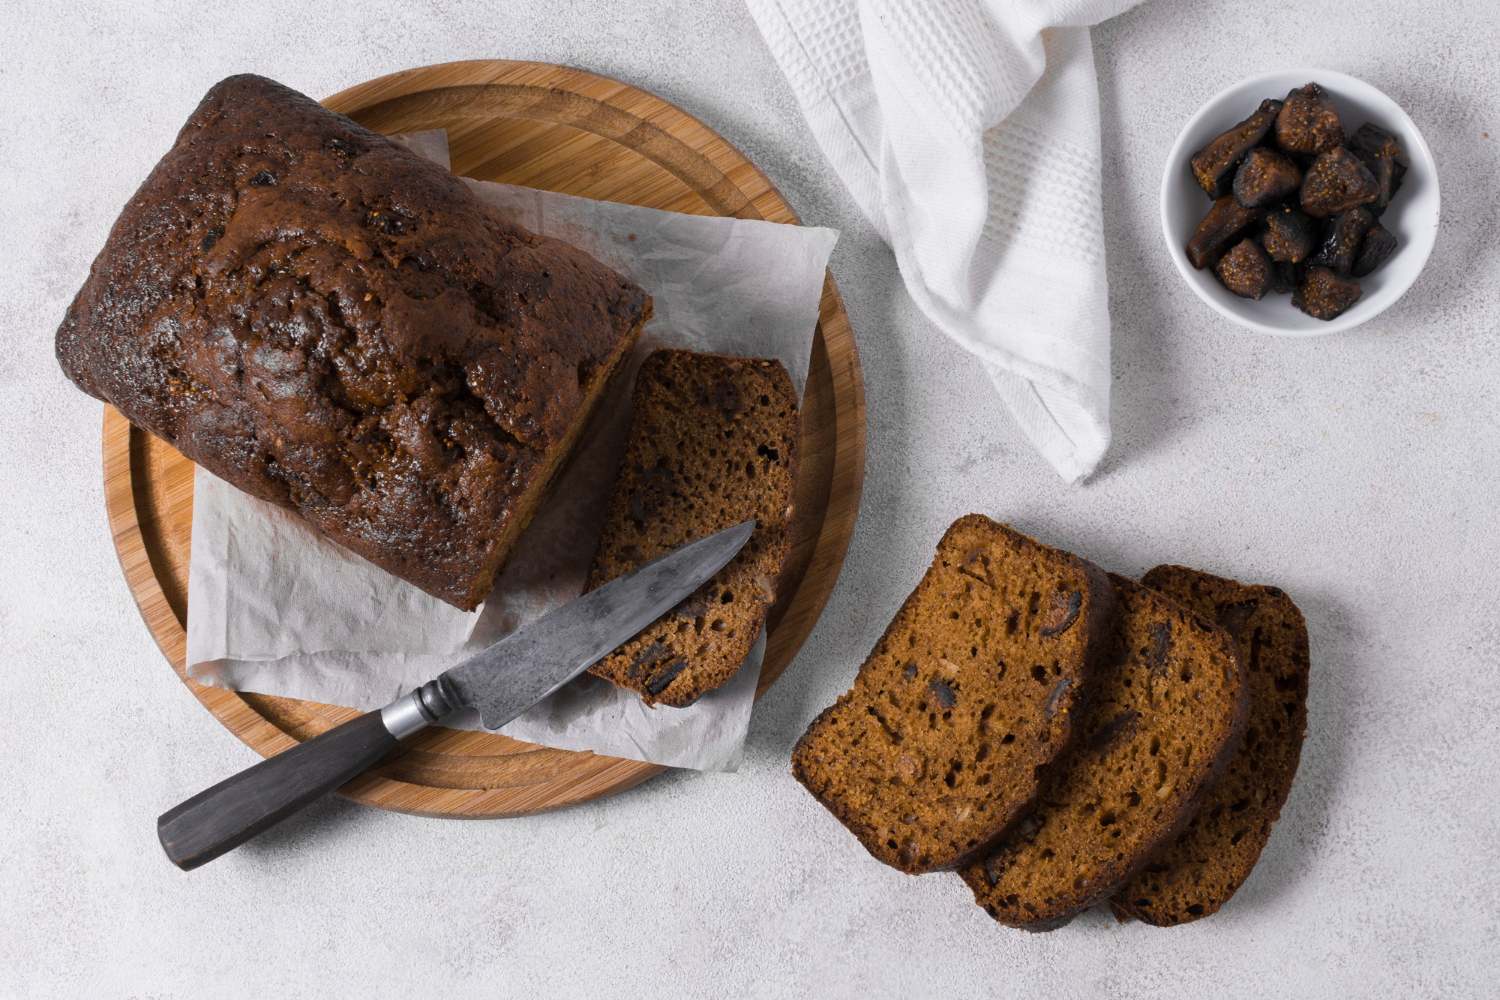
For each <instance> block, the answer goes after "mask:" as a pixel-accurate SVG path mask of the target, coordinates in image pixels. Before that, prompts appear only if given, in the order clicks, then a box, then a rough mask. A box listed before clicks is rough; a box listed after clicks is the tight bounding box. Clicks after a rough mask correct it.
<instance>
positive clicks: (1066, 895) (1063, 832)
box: [961, 575, 1250, 931]
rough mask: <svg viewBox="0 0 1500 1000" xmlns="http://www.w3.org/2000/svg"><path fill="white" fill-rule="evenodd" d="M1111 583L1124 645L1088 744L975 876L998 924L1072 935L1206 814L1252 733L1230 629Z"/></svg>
mask: <svg viewBox="0 0 1500 1000" xmlns="http://www.w3.org/2000/svg"><path fill="white" fill-rule="evenodd" d="M1110 579H1111V581H1113V583H1114V585H1115V592H1116V594H1117V595H1118V598H1119V615H1118V617H1117V619H1116V626H1115V635H1114V644H1113V650H1112V655H1111V656H1110V657H1109V658H1108V661H1107V663H1106V665H1105V666H1104V667H1103V668H1102V669H1101V671H1100V673H1099V676H1098V677H1097V678H1096V681H1095V689H1094V692H1093V693H1092V694H1091V696H1090V702H1089V708H1088V711H1087V713H1086V715H1085V717H1084V721H1083V724H1082V727H1081V730H1082V732H1081V737H1080V739H1079V742H1078V744H1077V746H1076V747H1075V748H1074V749H1073V750H1072V751H1071V752H1070V753H1069V754H1068V755H1067V756H1066V757H1064V758H1062V759H1061V760H1059V761H1058V762H1057V764H1056V765H1055V766H1054V768H1053V770H1052V772H1051V773H1050V774H1049V775H1048V779H1047V782H1046V784H1045V785H1044V787H1043V788H1042V791H1041V795H1040V796H1039V798H1038V803H1037V806H1036V809H1035V810H1034V811H1033V812H1032V813H1030V815H1028V816H1026V817H1025V818H1024V819H1022V820H1021V821H1020V822H1019V823H1017V824H1016V826H1015V827H1014V829H1012V830H1011V831H1010V832H1009V833H1008V834H1007V835H1006V837H1005V839H1004V840H1003V841H1002V842H1001V843H1000V845H999V847H998V848H997V849H996V850H994V851H993V852H992V853H990V855H989V856H988V857H987V858H985V859H984V860H982V861H979V862H977V863H975V864H973V865H970V866H969V867H967V868H965V869H963V871H962V873H961V874H962V875H963V878H964V881H965V882H967V883H968V884H969V888H970V889H972V890H973V891H974V898H975V900H976V901H977V902H978V903H979V904H980V905H981V906H983V907H984V908H985V910H986V911H987V912H988V913H989V914H990V916H992V917H994V918H995V919H996V920H998V921H1000V922H1001V923H1004V924H1009V925H1011V926H1014V927H1024V928H1026V929H1028V930H1034V931H1042V930H1052V929H1053V928H1055V927H1060V926H1062V925H1063V924H1065V923H1067V922H1068V921H1069V920H1071V919H1072V918H1073V916H1074V915H1076V914H1077V913H1078V912H1079V911H1081V910H1083V909H1084V908H1085V907H1087V906H1089V905H1091V904H1093V903H1095V902H1097V901H1098V900H1100V899H1103V898H1105V897H1106V896H1108V895H1109V894H1110V893H1112V892H1114V891H1115V890H1116V889H1118V888H1119V887H1120V886H1121V885H1123V884H1125V882H1126V881H1128V880H1129V879H1130V878H1132V877H1133V876H1134V875H1135V874H1136V873H1137V872H1138V871H1140V870H1141V868H1143V867H1144V866H1145V865H1146V864H1147V863H1148V862H1149V861H1150V860H1151V859H1152V858H1153V857H1155V856H1156V855H1157V854H1158V853H1159V852H1160V851H1161V848H1162V847H1163V845H1165V844H1167V843H1169V842H1170V841H1171V839H1172V838H1173V837H1175V836H1176V835H1177V833H1178V831H1180V830H1181V829H1182V828H1183V827H1184V826H1185V825H1186V824H1187V822H1188V821H1189V820H1190V819H1191V818H1192V815H1193V811H1194V809H1195V808H1196V806H1197V804H1198V802H1199V801H1200V799H1201V798H1202V796H1203V795H1204V793H1205V792H1206V791H1207V790H1208V789H1209V788H1211V787H1212V786H1213V784H1214V782H1216V781H1217V780H1218V779H1219V777H1220V776H1221V775H1222V774H1223V773H1224V768H1225V767H1226V766H1227V765H1228V763H1229V758H1230V757H1231V756H1233V754H1234V751H1235V749H1236V748H1237V747H1238V745H1239V741H1240V737H1241V736H1242V735H1243V733H1244V731H1245V724H1246V720H1247V718H1248V716H1249V709H1250V705H1249V697H1248V690H1247V688H1246V685H1245V681H1244V675H1245V671H1244V667H1243V666H1242V665H1241V664H1240V660H1239V655H1238V654H1237V653H1236V651H1235V648H1234V641H1233V640H1232V639H1231V638H1230V637H1229V633H1227V632H1225V631H1224V630H1223V629H1221V628H1217V627H1215V626H1214V625H1212V624H1210V623H1209V622H1208V621H1206V620H1204V619H1203V618H1200V617H1199V616H1198V615H1196V614H1193V613H1192V612H1190V611H1187V610H1185V609H1183V608H1182V607H1179V606H1178V605H1176V604H1174V603H1172V602H1171V601H1169V600H1167V599H1166V598H1165V597H1162V596H1161V595H1160V594H1158V593H1157V592H1156V591H1154V590H1149V589H1147V588H1146V587H1143V586H1141V585H1140V584H1138V583H1136V582H1135V581H1133V580H1128V579H1126V578H1124V577H1119V576H1114V575H1111V576H1110Z"/></svg>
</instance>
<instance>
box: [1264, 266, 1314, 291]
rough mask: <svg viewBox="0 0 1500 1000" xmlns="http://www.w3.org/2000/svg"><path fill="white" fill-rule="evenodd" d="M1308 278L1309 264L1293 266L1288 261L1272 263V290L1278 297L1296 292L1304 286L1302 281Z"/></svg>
mask: <svg viewBox="0 0 1500 1000" xmlns="http://www.w3.org/2000/svg"><path fill="white" fill-rule="evenodd" d="M1306 276H1307V264H1306V263H1305V262H1303V263H1297V264H1293V263H1290V262H1288V261H1281V260H1278V261H1272V263H1271V288H1272V289H1274V290H1275V292H1276V294H1277V295H1285V294H1287V293H1288V292H1295V291H1296V290H1297V289H1298V288H1299V287H1301V285H1302V279H1303V278H1304V277H1306Z"/></svg>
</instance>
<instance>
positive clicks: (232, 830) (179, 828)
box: [156, 521, 755, 871]
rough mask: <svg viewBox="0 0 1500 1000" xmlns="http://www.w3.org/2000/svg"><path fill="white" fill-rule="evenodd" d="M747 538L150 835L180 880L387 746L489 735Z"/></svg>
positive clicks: (237, 782) (617, 596)
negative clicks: (446, 727) (472, 724)
mask: <svg viewBox="0 0 1500 1000" xmlns="http://www.w3.org/2000/svg"><path fill="white" fill-rule="evenodd" d="M754 530H755V522H754V521H745V522H744V523H742V524H737V525H735V526H734V527H733V528H726V529H724V530H723V531H720V532H716V533H715V534H712V535H708V536H707V537H705V538H700V539H698V540H697V541H694V542H690V543H688V544H687V545H683V546H681V547H679V548H676V549H673V550H672V551H671V552H668V553H667V554H666V555H664V556H661V557H659V558H657V559H654V560H652V561H651V562H649V563H647V564H646V565H644V566H642V567H640V568H639V569H637V570H635V571H633V572H630V573H626V574H625V575H624V576H621V577H617V578H616V579H614V580H611V581H610V582H609V583H606V584H605V585H604V586H602V587H600V588H599V589H597V590H591V591H589V592H588V593H587V594H584V595H583V596H582V597H579V598H578V599H577V600H574V601H572V602H570V603H568V604H565V605H563V606H562V607H560V608H558V609H557V610H556V611H553V612H551V613H550V614H547V615H544V616H543V617H541V618H538V619H537V620H536V621H534V622H531V623H530V624H528V625H525V626H523V627H521V628H519V629H517V630H516V631H514V632H512V633H511V634H510V635H508V636H506V637H505V638H504V639H501V640H500V641H499V642H497V643H495V644H494V645H493V646H489V647H487V648H486V649H484V650H482V651H480V652H478V653H476V654H474V655H473V656H471V657H469V658H468V659H467V660H465V661H464V662H462V663H460V664H459V665H458V666H456V667H452V668H451V669H448V670H445V671H443V673H441V674H440V675H438V677H437V678H436V679H435V680H431V681H428V682H427V683H426V684H423V685H422V686H421V687H419V688H417V689H416V690H415V691H412V692H411V693H409V694H405V695H402V696H401V697H400V698H397V699H396V700H395V701H393V702H391V703H390V704H389V705H387V706H385V707H384V708H382V709H381V710H380V711H378V712H367V713H366V714H364V715H361V716H360V717H359V718H357V719H351V720H349V721H348V722H345V723H344V724H343V725H340V726H338V727H336V728H334V729H330V730H329V731H328V732H326V733H322V734H321V735H318V736H315V737H313V738H312V739H310V740H307V741H306V742H304V743H299V744H298V745H297V746H294V747H292V748H291V749H289V750H286V751H284V752H282V753H279V754H277V755H276V756H274V757H268V758H267V759H265V760H263V761H261V762H260V763H258V764H256V765H254V766H252V767H248V768H246V769H245V770H243V771H241V772H240V773H239V774H236V775H234V776H233V777H231V778H227V779H225V780H224V781H221V782H219V783H218V784H217V785H214V786H213V787H212V788H209V789H207V790H205V791H202V792H199V793H198V794H197V795H194V796H193V797H192V798H190V799H188V800H187V801H186V802H183V803H182V804H180V805H178V806H177V807H175V808H173V809H169V810H167V811H166V812H164V813H162V815H161V817H160V818H159V819H158V820H157V821H156V834H157V837H158V838H159V839H160V840H161V846H162V849H163V850H165V851H166V852H167V857H168V858H170V859H171V860H172V863H173V864H175V865H177V867H179V868H181V869H183V870H184V871H191V870H192V869H194V868H197V867H198V866H199V865H202V864H206V863H208V862H210V861H212V860H213V859H214V858H217V857H218V856H219V855H221V854H224V853H227V852H228V851H232V850H234V849H235V848H236V847H238V846H240V845H241V844H243V843H244V842H245V841H247V840H249V839H250V838H252V837H255V836H257V835H258V834H260V833H262V832H264V831H266V830H268V829H270V828H271V827H273V826H275V825H276V824H277V823H279V822H281V821H282V820H284V819H286V818H287V817H288V816H290V815H292V814H293V813H295V812H298V811H299V810H301V809H304V808H306V807H307V806H309V805H311V804H312V803H313V802H315V801H317V800H318V799H320V798H322V797H323V796H324V795H327V794H328V793H329V792H331V791H333V790H334V789H335V788H337V787H339V786H340V785H342V784H344V783H345V782H347V781H350V780H351V779H353V778H355V777H357V776H358V775H359V774H360V773H361V772H363V771H364V770H365V769H366V768H368V767H370V766H371V765H373V764H374V763H375V762H376V761H378V760H380V758H382V757H384V756H385V755H386V754H387V753H389V752H390V751H391V749H392V748H393V747H395V745H396V741H397V740H399V739H401V738H403V737H406V736H410V735H411V734H412V733H415V732H416V731H417V730H419V729H422V728H423V727H425V726H430V725H433V724H434V723H436V722H437V721H438V720H439V719H441V718H443V716H445V715H448V714H449V713H451V712H455V711H457V710H459V709H461V708H477V709H478V710H479V718H480V721H481V722H483V723H484V726H485V728H486V729H498V728H500V727H501V726H503V725H505V724H506V723H507V722H509V721H510V720H512V719H514V718H515V717H516V716H518V715H520V714H521V713H522V712H524V711H526V709H528V708H530V707H531V706H532V705H534V704H536V703H537V702H539V701H541V700H542V699H543V698H545V697H547V696H548V695H549V694H551V693H552V692H554V691H556V690H557V689H558V688H560V687H562V686H563V685H564V684H566V683H567V682H568V681H570V680H572V679H573V678H574V677H577V676H578V675H579V674H581V673H583V672H584V671H585V670H587V669H588V668H589V667H591V666H593V665H594V664H595V663H596V662H598V661H599V660H600V659H601V658H602V657H603V656H604V655H605V654H607V653H609V652H610V651H611V650H613V649H614V648H615V647H616V646H618V645H620V644H621V643H622V642H625V641H626V640H627V639H630V638H631V637H632V636H634V635H635V634H636V633H637V632H639V631H640V630H641V629H643V628H645V627H646V626H647V625H649V624H651V623H652V622H653V621H655V620H656V619H657V618H659V617H661V616H662V615H663V614H664V613H666V612H667V611H668V610H670V609H671V608H672V607H674V606H675V605H677V604H678V603H679V602H680V601H682V600H683V599H684V598H686V597H687V596H688V595H690V594H691V593H692V592H693V591H695V590H697V589H698V588H699V586H701V585H702V584H703V582H704V581H706V580H707V579H708V578H709V577H711V576H713V575H714V574H715V573H717V572H718V571H719V570H720V569H722V568H723V567H724V566H725V565H726V564H728V562H729V560H731V559H733V558H734V556H735V554H736V553H738V552H739V551H740V549H741V548H742V547H743V546H744V544H745V542H746V541H747V540H748V539H749V538H750V534H751V532H753V531H754Z"/></svg>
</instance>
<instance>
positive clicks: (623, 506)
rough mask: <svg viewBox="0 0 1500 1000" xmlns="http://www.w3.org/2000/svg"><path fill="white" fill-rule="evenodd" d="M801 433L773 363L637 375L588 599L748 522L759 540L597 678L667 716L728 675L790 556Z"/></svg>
mask: <svg viewBox="0 0 1500 1000" xmlns="http://www.w3.org/2000/svg"><path fill="white" fill-rule="evenodd" d="M797 430H798V428H797V392H796V389H795V388H794V387H793V385H792V379H791V376H790V375H788V374H787V372H786V369H785V368H784V367H782V365H781V362H779V361H773V360H767V359H764V358H732V357H726V356H724V355H719V354H697V353H694V352H692V351H679V350H658V351H653V352H652V353H651V355H650V356H649V357H648V358H647V359H646V361H645V362H644V363H643V364H642V365H641V370H640V373H639V374H638V375H637V376H636V384H635V394H634V396H633V397H632V399H631V410H630V429H629V431H628V432H627V433H628V437H627V440H626V443H625V453H624V455H623V457H622V458H621V459H620V472H619V475H618V477H617V478H616V480H615V485H614V489H613V490H612V492H611V493H610V498H609V503H608V506H607V507H606V510H605V518H604V530H603V533H602V535H601V536H600V539H599V548H598V550H597V551H596V553H595V555H594V563H593V567H592V568H591V569H590V571H589V589H593V588H594V587H598V586H600V585H601V584H604V583H607V582H608V581H610V580H613V579H614V578H615V577H617V576H620V575H621V574H623V573H627V572H629V571H630V570H632V569H635V568H636V567H637V566H640V565H642V564H643V563H645V562H648V561H649V560H651V559H655V558H656V557H657V556H659V555H662V554H663V553H665V552H668V551H670V550H672V549H674V548H676V547H677V546H679V545H682V544H684V543H686V542H689V541H691V540H692V539H694V538H701V537H702V536H704V535H707V534H711V533H713V532H715V531H718V530H720V529H722V528H728V527H731V526H733V525H736V524H739V523H740V522H742V521H747V520H750V519H751V518H754V519H755V521H756V527H755V532H754V534H752V535H751V536H750V540H749V541H748V542H746V543H745V547H744V548H743V549H741V550H740V552H739V554H738V555H736V556H735V557H734V559H733V561H731V562H730V563H729V565H728V566H725V567H724V568H723V569H721V570H720V571H719V572H718V573H716V574H714V576H713V578H712V579H711V580H709V581H708V582H707V583H705V584H704V585H703V586H702V587H700V588H699V589H698V590H697V591H695V592H694V593H693V594H692V596H690V597H689V598H688V599H687V600H685V601H683V602H682V604H680V605H678V606H677V607H676V608H674V609H673V610H672V611H670V612H668V613H667V614H666V615H663V616H662V617H661V618H659V619H658V620H657V621H655V622H653V623H652V624H651V625H649V626H647V627H646V628H645V629H644V630H642V632H641V633H640V634H639V635H637V636H636V637H635V638H634V639H632V640H631V641H630V642H627V643H625V644H624V645H622V646H620V647H619V648H618V649H616V650H615V651H614V652H613V653H611V654H610V655H609V656H607V657H605V658H604V659H602V660H600V661H599V662H598V663H597V664H595V665H594V667H593V668H591V669H592V671H593V673H595V674H597V675H599V676H600V677H606V678H608V679H609V680H611V681H613V682H614V683H616V684H618V685H620V686H621V687H627V688H630V689H631V690H633V691H637V692H639V693H640V695H641V697H642V698H644V699H645V701H646V703H647V704H655V703H657V702H660V703H661V704H664V705H673V706H682V705H688V704H691V703H692V702H693V701H694V700H696V699H697V698H698V697H699V696H701V695H702V694H703V693H704V692H705V691H710V690H712V689H714V688H716V687H718V686H719V685H720V684H723V683H724V682H725V681H727V680H729V678H731V677H733V676H734V674H735V672H736V671H737V670H739V668H740V665H741V664H742V663H744V661H745V657H746V656H747V655H749V653H750V650H751V647H753V646H754V645H755V640H756V637H757V636H758V635H759V634H760V630H761V626H763V625H764V624H765V621H766V614H767V612H768V611H769V610H770V607H771V605H772V603H773V602H774V601H775V600H776V584H777V579H778V578H779V577H780V575H781V569H782V566H783V564H784V563H785V562H786V557H787V553H788V551H789V550H790V547H791V520H792V500H793V488H794V484H795V470H796V458H797Z"/></svg>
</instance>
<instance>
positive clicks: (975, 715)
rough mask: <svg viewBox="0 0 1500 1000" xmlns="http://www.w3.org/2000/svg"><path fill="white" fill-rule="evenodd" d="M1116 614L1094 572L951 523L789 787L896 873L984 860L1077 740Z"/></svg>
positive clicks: (1022, 541)
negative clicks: (1042, 777) (795, 786)
mask: <svg viewBox="0 0 1500 1000" xmlns="http://www.w3.org/2000/svg"><path fill="white" fill-rule="evenodd" d="M1114 605H1115V596H1114V588H1113V587H1112V586H1111V585H1110V583H1109V580H1108V579H1107V578H1106V577H1105V575H1104V573H1103V571H1101V570H1100V569H1099V568H1098V567H1096V566H1094V565H1093V564H1091V563H1089V562H1087V561H1085V560H1083V559H1080V558H1078V557H1077V556H1074V555H1070V554H1068V553H1066V552H1061V551H1059V550H1057V549H1053V548H1048V547H1047V546H1045V545H1041V544H1039V543H1038V542H1036V541H1035V540H1033V539H1031V538H1028V537H1026V536H1025V535H1022V534H1020V533H1018V532H1016V531H1012V530H1011V529H1010V528H1008V527H1006V526H1005V525H1003V524H996V523H995V522H994V521H991V520H990V519H989V518H987V517H983V516H981V515H978V514H970V515H968V516H967V517H961V518H959V519H958V520H957V521H955V522H954V523H953V524H952V526H951V527H949V528H948V531H947V533H946V534H944V535H943V538H942V541H940V542H938V547H937V555H936V556H935V557H934V558H933V561H932V566H931V567H930V568H929V569H928V570H927V574H926V575H925V576H924V577H923V578H922V581H921V582H920V583H919V584H917V588H916V590H914V591H912V594H911V596H910V597H908V598H907V599H906V603H905V604H903V605H902V606H901V609H900V610H899V611H898V612H896V617H895V619H894V620H892V622H891V624H890V626H889V627H888V628H887V629H886V632H885V635H884V636H882V637H881V640H880V642H879V644H878V645H876V647H875V649H874V651H873V652H871V654H870V656H869V659H867V660H866V661H865V662H864V665H863V666H861V667H860V668H859V675H858V677H856V678H855V681H854V688H853V690H851V691H850V692H849V693H848V694H845V695H844V696H843V697H841V698H840V699H839V700H838V701H837V702H836V703H835V704H834V705H833V706H832V707H830V708H829V709H828V710H826V711H825V712H823V714H822V715H820V716H818V717H817V718H816V719H815V720H813V723H812V725H811V726H809V727H808V729H807V732H806V733H805V734H803V736H802V739H801V740H800V741H798V743H797V747H796V749H795V751H794V752H793V754H792V774H793V776H795V777H796V779H797V780H798V781H800V782H802V784H803V785H805V786H806V787H807V790H808V791H810V792H812V794H813V795H814V796H815V797H816V798H817V799H818V801H819V802H821V803H823V805H824V806H826V807H827V808H828V810H829V811H830V812H832V813H833V814H834V816H836V817H838V819H839V821H840V822H842V823H843V824H844V825H845V826H847V827H848V828H849V830H850V831H851V832H852V833H853V834H854V835H855V836H856V837H858V838H859V841H860V843H862V844H864V846H865V848H866V849H867V850H868V851H869V852H870V853H871V854H873V855H874V856H875V857H876V858H878V859H880V860H881V861H884V862H885V863H886V864H888V865H890V866H892V867H894V868H898V869H900V870H901V871H904V872H908V873H911V874H919V873H922V872H930V871H937V870H941V869H945V868H953V867H957V866H958V865H962V864H964V863H966V862H968V861H969V860H971V859H973V858H975V857H979V856H982V855H983V853H984V852H985V851H986V850H988V849H989V847H990V846H991V845H992V844H993V843H994V842H995V840H996V839H997V838H998V837H999V836H1000V835H1001V834H1002V833H1004V831H1005V828H1006V827H1007V826H1008V825H1009V824H1010V823H1011V821H1012V820H1014V819H1015V817H1016V816H1017V815H1018V814H1019V813H1020V812H1021V811H1023V810H1024V809H1025V808H1027V807H1028V806H1029V805H1030V803H1031V801H1032V799H1033V798H1034V797H1035V795H1036V791H1037V788H1038V785H1039V781H1038V775H1039V774H1040V773H1041V772H1042V771H1044V770H1045V769H1046V767H1047V765H1048V764H1050V763H1051V762H1052V761H1053V759H1054V758H1056V757H1057V756H1058V755H1059V754H1060V753H1062V752H1063V751H1064V750H1065V749H1066V748H1067V747H1068V745H1069V743H1070V742H1071V740H1072V739H1073V736H1074V732H1075V730H1076V729H1077V720H1078V717H1079V715H1080V712H1081V705H1082V701H1083V698H1084V696H1085V692H1086V690H1087V688H1088V686H1089V683H1090V678H1091V676H1092V673H1093V669H1094V661H1096V660H1097V659H1098V658H1099V657H1100V655H1101V654H1103V653H1104V652H1105V651H1106V650H1107V648H1108V641H1109V636H1110V634H1111V632H1112V628H1113V620H1114Z"/></svg>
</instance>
